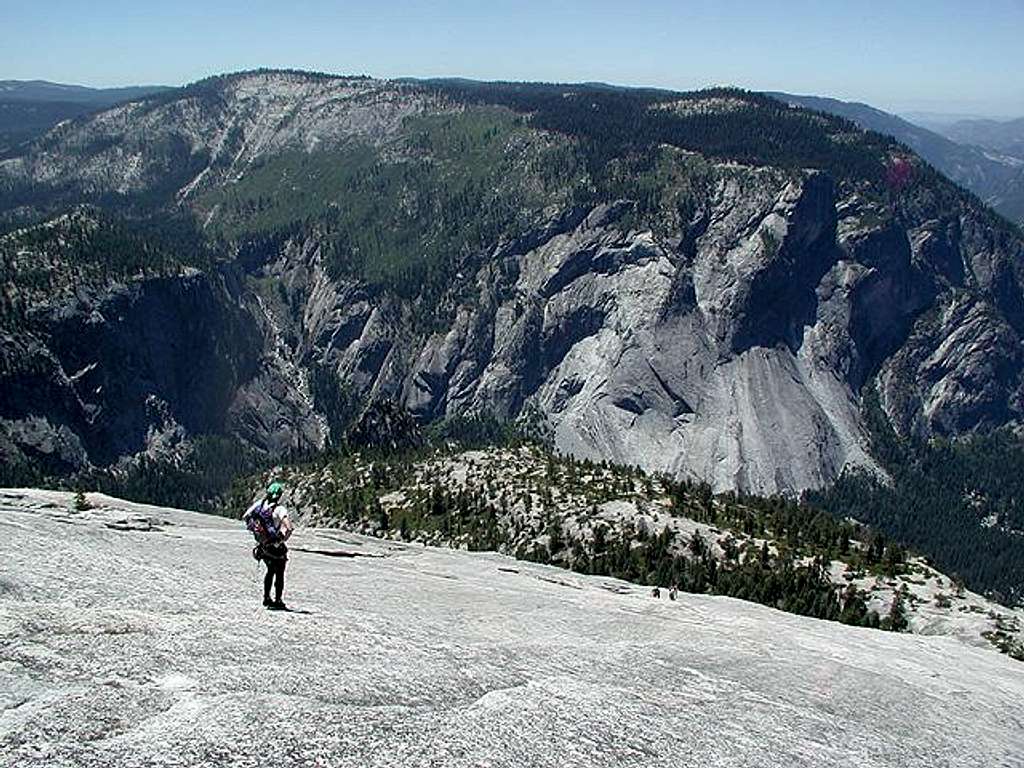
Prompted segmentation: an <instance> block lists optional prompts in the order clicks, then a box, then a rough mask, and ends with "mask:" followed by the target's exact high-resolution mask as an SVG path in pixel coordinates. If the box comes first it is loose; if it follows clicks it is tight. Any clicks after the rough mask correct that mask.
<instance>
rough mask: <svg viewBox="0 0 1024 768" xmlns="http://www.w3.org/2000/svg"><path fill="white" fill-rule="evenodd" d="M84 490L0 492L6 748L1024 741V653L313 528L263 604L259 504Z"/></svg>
mask: <svg viewBox="0 0 1024 768" xmlns="http://www.w3.org/2000/svg"><path fill="white" fill-rule="evenodd" d="M89 500H90V501H91V502H92V503H93V504H94V505H95V508H94V509H92V510H89V511H86V512H79V513H76V512H73V511H71V510H72V503H73V500H72V496H71V494H59V493H53V492H40V491H5V492H3V493H2V494H0V535H2V536H3V539H4V541H5V542H6V544H7V545H8V548H7V549H6V550H5V553H6V554H5V558H6V559H5V562H6V564H7V565H8V566H9V568H7V569H5V570H4V572H3V574H2V575H0V632H2V634H3V637H4V639H5V643H4V646H3V648H2V650H0V711H2V712H3V717H0V754H3V755H4V758H5V761H6V762H7V763H9V764H11V765H18V766H22V767H23V768H43V767H44V766H45V767H46V768H49V767H50V766H54V765H75V766H81V767H82V768H94V767H95V768H99V767H100V766H102V767H103V768H109V767H111V766H143V765H156V764H163V763H173V764H176V765H183V766H200V765H210V764H221V765H262V764H265V762H266V760H267V759H268V758H267V756H268V755H273V761H274V764H275V765H280V766H285V767H287V766H311V765H324V766H349V765H351V766H394V765H403V766H410V767H415V766H433V765H445V766H478V765H492V766H522V765H530V766H562V767H565V766H594V765H606V766H639V765H643V766H673V767H674V766H680V765H686V766H689V765H693V766H697V765H733V764H735V765H759V766H769V767H774V766H780V767H782V766H785V767H787V768H788V767H789V766H797V765H799V766H803V765H807V766H811V765H821V764H827V765H834V766H849V767H850V768H853V767H855V766H856V767H857V768H859V767H860V766H864V765H872V766H879V767H880V768H881V767H883V766H893V767H896V766H899V767H900V768H914V767H916V766H920V767H921V768H925V767H927V768H933V767H934V766H951V767H952V766H957V767H958V768H959V767H960V766H997V765H1013V764H1014V762H1015V761H1016V760H1017V758H1018V756H1019V755H1020V754H1021V752H1022V751H1024V740H1022V736H1021V733H1020V729H1019V728H1018V727H1017V726H1018V724H1019V720H1020V716H1021V701H1022V698H1024V676H1022V673H1021V671H1020V664H1019V663H1018V662H1014V661H1012V660H1010V659H1008V658H1007V657H1005V656H1002V655H999V654H997V653H995V652H993V651H991V650H984V649H978V648H972V647H968V646H965V645H963V644H961V643H960V642H958V641H957V640H954V639H953V638H949V637H939V636H921V635H901V634H894V633H884V632H880V631H876V630H867V629H858V628H852V627H846V626H843V625H840V624H837V623H832V622H823V621H816V620H813V619H806V618H802V617H798V616H794V615H790V614H784V613H781V612H778V611H773V610H770V609H767V608H764V607H762V606H758V605H753V604H749V603H744V602H742V601H738V600H732V599H728V598H721V597H708V596H698V595H689V594H682V595H680V596H679V599H678V600H677V601H675V602H669V601H668V600H667V599H661V600H654V599H652V598H651V597H650V592H649V590H648V589H647V588H644V587H640V586H636V585H631V584H627V583H624V582H618V581H615V580H611V579H606V578H598V577H588V576H581V575H578V574H574V573H568V572H565V571H561V570H558V569H554V568H550V567H544V566H538V565H533V564H530V563H519V562H516V561H512V560H509V559H508V558H504V557H500V556H498V555H494V554H486V553H467V552H455V551H450V550H436V549H433V548H424V547H420V546H412V545H401V544H396V543H394V542H383V541H379V540H374V539H368V538H364V537H358V536H353V535H347V534H343V535H339V534H338V532H337V531H333V532H332V531H326V530H315V529H304V528H303V529H300V530H299V531H298V532H297V533H296V535H295V536H293V538H292V540H291V554H290V559H289V564H288V570H287V587H286V593H285V598H286V601H287V602H289V603H290V605H291V607H293V608H295V609H298V610H300V611H303V613H280V612H268V611H266V610H264V609H263V608H261V607H260V605H259V600H260V591H261V584H260V583H259V581H260V579H259V566H257V565H256V563H255V562H254V561H253V560H252V559H251V558H250V556H249V548H250V544H251V538H250V536H249V534H248V533H247V532H246V531H245V530H244V529H242V527H241V524H240V523H239V522H237V521H229V520H224V519H222V518H216V517H210V516H202V515H196V514H193V513H189V512H182V511H179V510H170V509H161V508H157V507H146V506H143V505H134V504H129V503H126V502H121V501H118V500H115V499H110V498H109V497H102V496H99V495H94V494H90V496H89ZM341 553H344V554H348V555H357V556H355V557H332V556H330V555H331V554H341ZM54 563H61V564H62V567H60V568H54V567H53V564H54ZM527 627H528V629H527Z"/></svg>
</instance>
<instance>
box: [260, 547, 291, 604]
mask: <svg viewBox="0 0 1024 768" xmlns="http://www.w3.org/2000/svg"><path fill="white" fill-rule="evenodd" d="M260 556H261V558H262V560H263V562H264V563H265V564H266V566H267V575H266V576H264V577H263V599H264V600H268V599H269V598H270V585H271V584H273V585H274V600H276V601H277V602H280V601H281V595H282V594H284V567H285V566H286V565H287V564H288V548H287V547H285V545H284V544H277V545H274V544H264V545H263V546H262V547H261V552H260Z"/></svg>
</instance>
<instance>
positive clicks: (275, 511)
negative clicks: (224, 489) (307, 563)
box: [242, 483, 294, 611]
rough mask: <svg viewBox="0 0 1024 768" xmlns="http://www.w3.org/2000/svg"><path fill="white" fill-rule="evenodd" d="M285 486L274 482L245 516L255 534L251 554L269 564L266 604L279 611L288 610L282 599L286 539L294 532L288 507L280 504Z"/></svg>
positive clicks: (265, 583) (286, 561)
mask: <svg viewBox="0 0 1024 768" xmlns="http://www.w3.org/2000/svg"><path fill="white" fill-rule="evenodd" d="M283 494H284V486H282V485H281V484H280V483H271V484H270V485H269V486H268V487H267V492H266V495H265V496H264V498H263V499H262V500H260V501H257V502H256V503H255V504H253V505H252V506H251V507H249V509H247V510H246V511H245V514H244V515H242V520H243V521H244V522H245V526H246V528H248V529H249V530H250V531H252V534H253V536H255V537H256V546H255V547H254V548H253V551H252V555H253V557H255V558H256V559H257V560H262V561H263V562H264V563H265V564H266V566H267V573H266V575H265V576H264V577H263V605H264V606H265V607H267V608H271V609H276V610H279V611H281V610H286V609H287V606H286V605H285V604H284V601H283V600H282V599H281V598H282V596H283V595H284V569H285V565H286V564H287V563H288V546H287V545H286V544H285V542H286V541H287V540H288V537H289V536H291V535H292V531H293V530H294V527H293V526H292V521H291V518H289V517H288V510H287V509H285V508H284V507H283V506H282V505H281V496H282V495H283ZM271 584H273V586H274V599H273V600H271V599H270V586H271Z"/></svg>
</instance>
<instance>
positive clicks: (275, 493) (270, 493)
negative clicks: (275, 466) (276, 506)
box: [267, 482, 284, 501]
mask: <svg viewBox="0 0 1024 768" xmlns="http://www.w3.org/2000/svg"><path fill="white" fill-rule="evenodd" d="M282 493H284V486H283V485H281V484H280V483H278V482H273V483H271V484H270V485H268V486H267V498H268V499H270V500H271V501H277V500H278V499H280V498H281V494H282Z"/></svg>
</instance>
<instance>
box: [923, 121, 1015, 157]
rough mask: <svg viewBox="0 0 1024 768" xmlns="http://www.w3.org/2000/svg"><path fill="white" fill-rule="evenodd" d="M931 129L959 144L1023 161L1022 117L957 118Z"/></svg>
mask: <svg viewBox="0 0 1024 768" xmlns="http://www.w3.org/2000/svg"><path fill="white" fill-rule="evenodd" d="M929 127H932V126H929ZM933 130H935V131H936V132H937V133H941V134H942V135H943V136H945V137H946V138H948V139H952V140H953V141H955V142H958V143H960V144H970V145H973V146H977V147H982V148H984V149H988V150H991V151H993V152H1001V153H1005V154H1007V155H1010V156H1012V157H1014V158H1016V159H1020V160H1021V161H1022V162H1024V117H1021V118H1017V119H1016V120H980V119H979V120H957V121H956V122H955V123H948V124H945V125H941V126H940V125H936V126H934V128H933Z"/></svg>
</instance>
